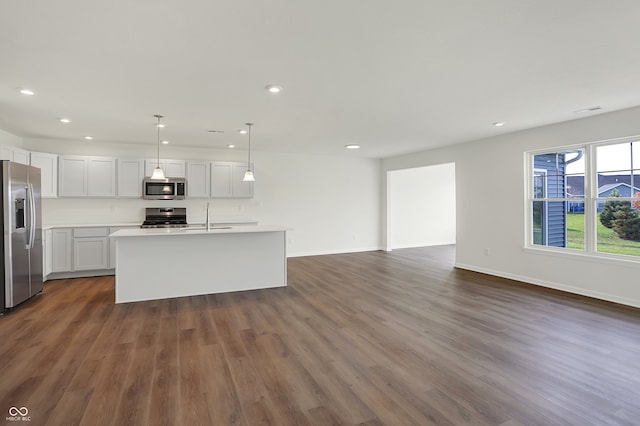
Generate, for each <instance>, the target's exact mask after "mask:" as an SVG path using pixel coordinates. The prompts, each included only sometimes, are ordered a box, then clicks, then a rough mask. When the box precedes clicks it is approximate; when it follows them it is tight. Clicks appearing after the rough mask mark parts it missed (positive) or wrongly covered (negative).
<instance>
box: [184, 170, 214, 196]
mask: <svg viewBox="0 0 640 426" xmlns="http://www.w3.org/2000/svg"><path fill="white" fill-rule="evenodd" d="M210 169H211V164H210V162H209V161H189V162H187V196H188V197H192V198H209V197H210V196H211V191H210V190H209V189H210V185H211V176H210Z"/></svg>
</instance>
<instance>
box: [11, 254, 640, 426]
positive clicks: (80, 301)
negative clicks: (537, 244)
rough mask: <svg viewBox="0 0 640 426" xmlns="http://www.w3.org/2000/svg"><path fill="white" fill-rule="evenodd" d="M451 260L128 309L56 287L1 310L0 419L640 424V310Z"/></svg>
mask: <svg viewBox="0 0 640 426" xmlns="http://www.w3.org/2000/svg"><path fill="white" fill-rule="evenodd" d="M453 255H454V248H453V247H452V246H446V247H429V248H418V249H403V250H394V251H393V252H391V253H385V252H367V253H354V254H342V255H328V256H314V257H304V258H293V259H289V286H288V287H287V288H278V289H267V290H256V291H250V292H242V293H230V294H221V295H209V296H198V297H185V298H180V299H171V300H161V301H151V302H140V303H131V304H124V305H115V304H114V303H113V301H114V283H113V277H96V278H87V279H73V280H58V281H52V282H49V283H47V284H45V291H44V294H43V295H41V296H40V297H38V298H37V299H36V300H34V301H33V302H32V303H28V304H27V305H25V306H23V307H22V308H21V309H18V310H16V311H15V312H12V313H10V314H8V315H5V316H4V317H0V365H1V367H0V368H1V373H0V412H1V413H2V414H1V415H0V421H4V420H5V417H7V416H9V414H8V410H9V408H10V407H12V406H15V407H23V406H24V407H27V408H28V410H29V416H30V418H31V422H30V423H29V424H32V425H78V424H80V425H92V426H93V425H125V424H127V425H236V424H237V425H258V424H267V425H332V424H336V425H343V424H344V425H383V424H384V425H394V426H395V425H502V426H518V425H580V426H585V425H638V424H640V310H638V309H633V308H628V307H623V306H619V305H615V304H610V303H606V302H600V301H595V300H592V299H588V298H583V297H579V296H574V295H569V294H565V293H561V292H556V291H551V290H546V289H542V288H539V287H534V286H528V285H524V284H521V283H517V282H514V281H509V280H506V279H500V278H495V277H490V276H487V275H482V274H477V273H472V272H468V271H462V270H456V269H454V268H453V266H452V265H453ZM176 285H180V283H176ZM639 285H640V283H639ZM6 423H7V424H9V423H12V424H24V423H18V422H9V421H7V422H6Z"/></svg>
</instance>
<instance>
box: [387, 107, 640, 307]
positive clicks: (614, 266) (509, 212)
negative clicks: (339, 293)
mask: <svg viewBox="0 0 640 426" xmlns="http://www.w3.org/2000/svg"><path fill="white" fill-rule="evenodd" d="M632 135H640V107H638V108H631V109H627V110H622V111H617V112H611V113H608V114H600V115H596V116H593V117H590V118H584V119H580V120H573V121H568V122H564V123H559V124H555V125H550V126H544V127H539V128H535V129H530V130H526V131H520V132H515V133H511V134H505V135H502V136H497V137H494V138H488V139H484V140H477V141H474V142H470V143H466V144H460V145H456V146H452V147H444V148H440V149H434V150H429V151H424V152H420V153H414V154H411V155H405V156H398V157H393V158H389V159H385V160H383V164H382V169H383V172H386V171H389V170H398V169H403V168H410V167H420V166H426V165H433V164H441V163H450V162H455V164H456V200H457V201H456V202H457V206H458V209H457V214H456V221H457V242H456V244H457V245H456V265H457V266H458V267H461V268H467V269H472V270H476V271H480V272H486V273H490V274H494V275H498V276H504V277H508V278H514V279H517V280H522V281H525V282H530V283H535V284H539V285H543V286H548V287H553V288H557V289H561V290H566V291H570V292H575V293H579V294H584V295H588V296H592V297H597V298H601V299H605V300H611V301H615V302H618V303H623V304H628V305H633V306H638V307H640V280H638V276H639V273H640V262H624V261H602V260H598V259H594V257H590V256H585V255H582V256H581V255H569V254H567V255H548V254H540V253H539V252H535V251H532V250H524V249H523V247H524V244H525V230H524V217H525V212H524V205H525V203H524V188H525V183H524V179H525V178H524V152H526V151H529V150H535V149H543V148H551V147H556V146H562V145H570V144H578V143H585V142H590V141H599V140H606V139H611V138H618V137H624V136H632ZM381 186H382V193H386V188H385V187H386V179H384V178H382V180H381ZM385 212H386V201H385V200H383V203H382V206H381V215H382V216H383V220H382V221H381V223H382V224H383V226H385V224H386V217H384V216H385V214H386V213H385ZM382 235H383V236H384V235H385V232H383V233H382ZM383 244H384V245H385V246H386V241H383ZM485 249H489V253H490V254H489V255H486V254H485V253H486V252H485Z"/></svg>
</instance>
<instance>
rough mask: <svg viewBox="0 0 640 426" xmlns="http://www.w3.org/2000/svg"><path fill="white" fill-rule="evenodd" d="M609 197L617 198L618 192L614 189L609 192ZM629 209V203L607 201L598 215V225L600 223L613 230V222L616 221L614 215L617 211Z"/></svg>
mask: <svg viewBox="0 0 640 426" xmlns="http://www.w3.org/2000/svg"><path fill="white" fill-rule="evenodd" d="M609 196H610V197H619V196H620V191H618V190H617V189H614V190H613V191H611V195H609ZM627 207H628V208H631V203H630V202H629V201H616V200H609V201H607V202H606V203H604V207H603V208H602V212H601V213H600V223H602V224H603V225H604V226H606V227H607V228H613V225H614V222H615V220H616V213H617V212H618V210H620V209H622V208H627Z"/></svg>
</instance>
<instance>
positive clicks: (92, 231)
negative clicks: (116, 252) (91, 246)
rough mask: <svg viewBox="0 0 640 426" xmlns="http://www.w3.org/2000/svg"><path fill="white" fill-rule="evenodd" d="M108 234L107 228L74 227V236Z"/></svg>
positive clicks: (103, 235)
mask: <svg viewBox="0 0 640 426" xmlns="http://www.w3.org/2000/svg"><path fill="white" fill-rule="evenodd" d="M107 235H109V228H75V229H74V230H73V236H74V237H106V236H107Z"/></svg>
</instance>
